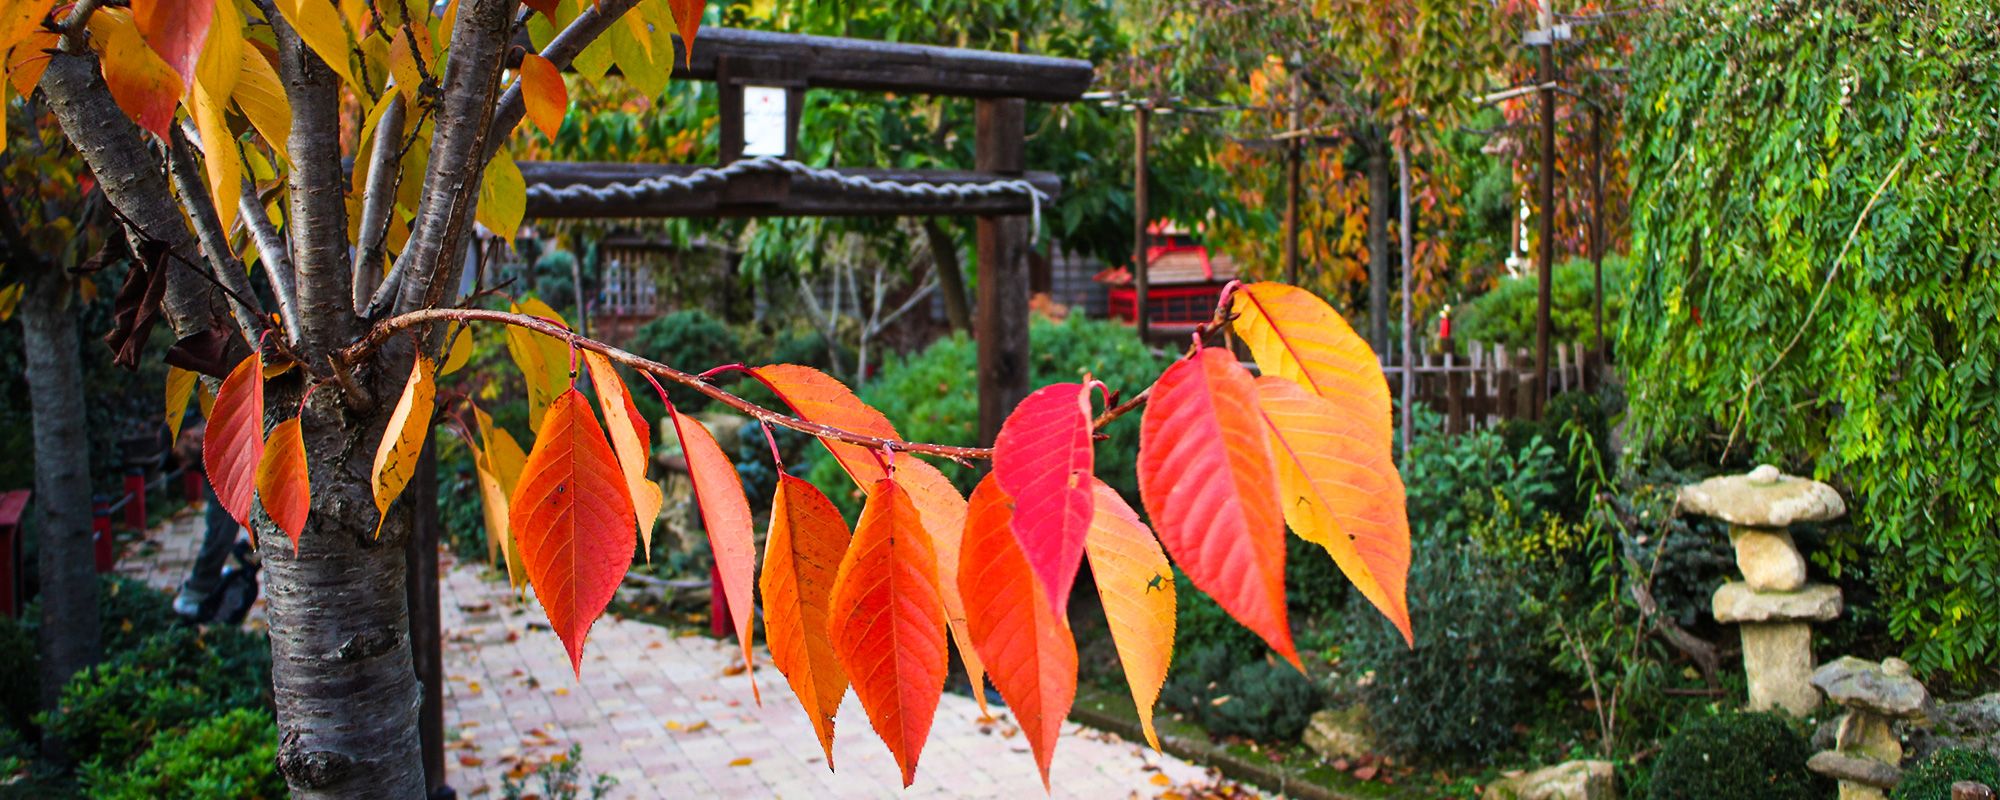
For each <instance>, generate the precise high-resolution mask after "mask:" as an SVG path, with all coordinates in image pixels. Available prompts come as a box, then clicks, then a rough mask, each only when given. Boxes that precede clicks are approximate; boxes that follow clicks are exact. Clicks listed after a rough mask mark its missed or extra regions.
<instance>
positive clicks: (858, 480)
mask: <svg viewBox="0 0 2000 800" xmlns="http://www.w3.org/2000/svg"><path fill="white" fill-rule="evenodd" d="M750 372H751V374H752V375H755V376H757V379H758V380H761V381H763V383H764V385H765V386H768V387H770V389H771V393H772V394H775V395H777V396H778V399H779V400H782V401H784V403H785V405H787V406H790V407H791V409H792V413H794V414H797V415H798V416H799V418H800V419H803V420H805V421H807V422H816V423H819V424H821V425H827V426H831V427H835V428H839V429H841V430H845V431H848V432H851V433H859V434H863V435H866V436H875V437H879V438H883V439H896V438H900V437H898V436H897V435H896V426H894V425H892V424H890V423H889V418H888V417H885V416H882V412H880V411H876V410H875V408H874V407H873V406H870V405H868V404H867V403H863V402H861V398H859V397H855V396H854V390H852V389H849V388H847V386H846V385H845V384H842V383H841V382H840V381H837V380H834V379H833V378H832V377H831V376H829V375H827V374H826V373H824V372H820V371H819V370H816V369H813V368H812V367H801V366H799V365H797V364H772V365H769V366H763V367H757V368H755V369H752V370H751V371H750ZM820 443H821V444H824V445H826V449H827V452H830V453H832V454H833V458H834V460H835V461H839V462H840V466H841V468H842V469H845V470H847V475H848V477H851V478H853V479H854V483H855V484H856V485H858V486H860V487H861V488H863V489H867V488H868V487H870V486H873V485H875V482H876V481H879V480H881V479H883V478H884V477H887V476H888V473H887V472H885V471H884V470H883V469H882V461H881V459H879V458H877V457H876V454H875V453H873V452H871V451H869V449H868V448H866V447H862V446H861V445H858V444H848V443H846V442H836V441H833V440H831V439H821V440H820Z"/></svg>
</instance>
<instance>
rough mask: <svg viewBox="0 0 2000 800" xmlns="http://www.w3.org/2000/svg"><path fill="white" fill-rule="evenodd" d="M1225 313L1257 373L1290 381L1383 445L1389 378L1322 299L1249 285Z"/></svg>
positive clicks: (1389, 429) (1276, 286)
mask: <svg viewBox="0 0 2000 800" xmlns="http://www.w3.org/2000/svg"><path fill="white" fill-rule="evenodd" d="M1230 310H1231V311H1232V312H1234V313H1235V314H1236V320H1235V322H1234V323H1232V324H1233V325H1234V327H1235V329H1236V335H1237V336H1240V337H1242V339H1243V344H1244V345H1245V346H1247V347H1249V348H1250V355H1251V357H1252V358H1254V359H1256V361H1257V367H1258V370H1259V371H1260V372H1261V373H1262V374H1265V375H1276V376H1278V377H1281V378H1290V379H1291V380H1293V381H1295V382H1297V383H1298V384H1299V385H1300V386H1303V387H1305V388H1306V389H1307V390H1308V391H1310V392H1312V393H1313V394H1316V395H1319V396H1321V397H1324V398H1326V399H1328V400H1332V401H1333V402H1334V403H1335V404H1336V405H1337V406H1338V407H1339V408H1340V410H1341V412H1342V413H1343V414H1345V415H1349V416H1351V417H1352V418H1353V419H1354V420H1355V421H1356V422H1355V423H1354V424H1357V425H1361V426H1364V427H1361V428H1359V429H1358V430H1359V431H1360V432H1363V433H1365V434H1366V435H1367V436H1370V437H1373V438H1374V439H1379V440H1380V442H1381V446H1383V447H1388V446H1389V441H1390V440H1391V439H1392V438H1394V436H1395V430H1394V426H1393V424H1392V423H1391V420H1390V411H1389V380H1388V378H1386V377H1384V375H1383V372H1382V366H1381V362H1380V361H1379V360H1377V359H1376V357H1375V351H1374V350H1371V349H1369V347H1368V342H1367V341H1365V340H1363V339H1362V338H1361V337H1360V336H1359V335H1357V334H1356V333H1355V332H1354V329H1353V328H1351V327H1349V326H1348V324H1347V320H1345V319H1342V318H1341V316H1340V314H1339V312H1336V311H1334V310H1333V307H1332V306H1329V305H1327V304H1326V301H1325V300H1321V299H1319V297H1318V296H1316V295H1314V294H1313V293H1312V292H1308V291H1306V290H1304V289H1301V288H1298V287H1296V286H1287V285H1285V284H1282V283H1269V282H1265V283H1253V284H1250V285H1248V286H1244V287H1242V288H1241V289H1239V290H1237V292H1236V295H1235V297H1234V298H1233V299H1232V300H1231V303H1230Z"/></svg>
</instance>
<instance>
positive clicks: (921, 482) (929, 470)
mask: <svg viewBox="0 0 2000 800" xmlns="http://www.w3.org/2000/svg"><path fill="white" fill-rule="evenodd" d="M895 481H896V485H897V486H901V487H903V490H904V491H906V492H909V493H910V505H913V506H916V507H917V516H918V517H919V518H921V519H922V520H923V522H924V532H925V533H929V534H930V535H931V549H932V550H933V551H935V552H936V553H937V569H938V594H940V595H942V596H943V597H944V614H945V624H946V625H947V626H948V627H949V628H950V629H951V638H952V641H955V642H957V643H958V660H959V661H960V662H962V663H964V664H965V677H966V682H967V683H969V684H971V685H972V686H974V687H977V688H975V689H974V690H973V692H972V699H973V701H974V702H977V703H978V704H979V713H981V714H985V713H987V710H986V665H985V664H984V663H981V662H980V659H979V651H978V650H977V649H976V648H974V647H973V646H972V634H971V633H970V632H969V631H968V629H967V627H966V622H965V598H963V597H961V596H960V595H959V592H958V581H957V580H956V576H957V575H958V557H959V549H960V547H959V546H960V544H961V543H962V542H963V540H964V538H965V498H964V497H961V496H960V495H959V493H958V487H956V486H953V485H951V479H950V478H947V477H945V476H944V473H942V472H939V471H938V469H937V467H933V466H931V465H930V462H928V461H925V460H923V459H921V458H913V457H907V456H906V457H904V458H901V459H899V460H897V461H896V477H895Z"/></svg>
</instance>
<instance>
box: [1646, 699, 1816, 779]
mask: <svg viewBox="0 0 2000 800" xmlns="http://www.w3.org/2000/svg"><path fill="white" fill-rule="evenodd" d="M1811 757H1812V745H1811V743H1810V742H1808V741H1807V740H1806V737H1805V736H1804V735H1803V734H1801V733H1799V732H1798V731H1797V730H1795V729H1794V728H1793V727H1792V723H1791V722H1790V721H1788V720H1786V719H1784V718H1782V717H1779V716H1777V715H1776V714H1768V713H1766V714H1744V713H1738V712H1728V713H1724V714H1722V715H1720V716H1716V717H1710V718H1708V719H1704V720H1701V721H1699V722H1695V723H1693V724H1691V725H1687V726H1685V727H1683V728H1681V729H1680V730H1679V731H1678V732H1676V733H1675V734H1674V736H1673V738H1671V739H1668V740H1667V743H1666V746H1665V747H1663V748H1662V749H1661V750H1660V760H1659V761H1657V762H1655V763H1654V765H1653V792H1652V795H1651V797H1652V800H1817V799H1818V798H1822V797H1827V796H1829V795H1831V794H1832V793H1833V791H1834V787H1833V782H1832V781H1830V780H1827V779H1825V778H1822V777H1820V776H1818V775H1815V774H1813V773H1812V771H1810V770H1808V769H1806V759H1808V758H1811Z"/></svg>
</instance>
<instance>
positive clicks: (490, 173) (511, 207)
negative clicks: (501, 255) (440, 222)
mask: <svg viewBox="0 0 2000 800" xmlns="http://www.w3.org/2000/svg"><path fill="white" fill-rule="evenodd" d="M527 212H528V182H527V180H525V179H523V178H522V177H521V168H520V167H517V166H515V165H514V157H513V156H510V155H508V154H507V150H506V148H501V149H500V150H499V151H498V152H496V153H494V154H493V160H492V161H488V162H486V177H485V179H484V180H481V181H480V182H479V211H478V213H477V214H476V215H475V216H476V218H477V219H478V220H479V224H481V225H485V226H486V229H487V230H490V231H492V232H493V233H495V234H497V235H499V236H500V237H501V238H504V239H507V240H509V241H512V240H513V239H514V234H515V233H517V232H519V231H520V229H521V218H522V217H524V216H526V215H527Z"/></svg>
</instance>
